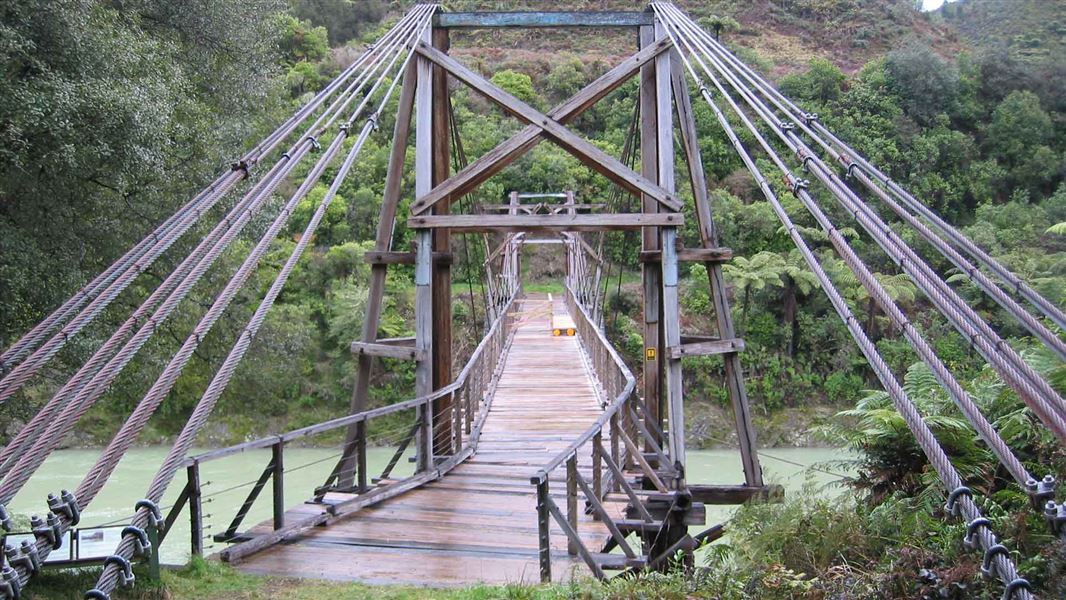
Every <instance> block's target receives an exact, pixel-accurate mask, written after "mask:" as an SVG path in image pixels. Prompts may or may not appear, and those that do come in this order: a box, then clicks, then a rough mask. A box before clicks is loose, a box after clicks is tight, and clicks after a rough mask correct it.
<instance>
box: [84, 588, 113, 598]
mask: <svg viewBox="0 0 1066 600" xmlns="http://www.w3.org/2000/svg"><path fill="white" fill-rule="evenodd" d="M85 600H111V596H108V595H107V594H105V593H104V592H103V591H101V590H98V589H96V588H93V589H91V590H89V591H87V592H85Z"/></svg>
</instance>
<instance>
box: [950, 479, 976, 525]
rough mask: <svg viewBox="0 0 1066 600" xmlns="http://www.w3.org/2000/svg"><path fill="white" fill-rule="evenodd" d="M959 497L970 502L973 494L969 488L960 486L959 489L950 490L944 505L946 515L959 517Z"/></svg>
mask: <svg viewBox="0 0 1066 600" xmlns="http://www.w3.org/2000/svg"><path fill="white" fill-rule="evenodd" d="M959 496H966V497H967V498H969V499H970V500H973V492H972V491H971V490H970V488H968V487H966V486H964V485H960V486H959V487H957V488H955V489H953V490H951V493H950V494H948V500H947V502H945V503H944V510H946V511H948V514H950V515H952V516H956V517H957V516H959V511H958V508H959V507H958V499H959Z"/></svg>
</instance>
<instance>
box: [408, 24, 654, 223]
mask: <svg viewBox="0 0 1066 600" xmlns="http://www.w3.org/2000/svg"><path fill="white" fill-rule="evenodd" d="M669 47H670V44H669V42H668V41H667V40H661V41H659V42H658V43H656V44H653V45H650V46H648V47H646V48H643V49H642V50H641V51H640V52H637V53H636V54H634V55H633V56H631V57H629V58H627V59H625V60H623V61H622V62H621V63H619V64H618V65H617V66H615V67H614V68H613V69H611V70H610V71H607V72H606V73H604V74H603V75H602V76H601V77H599V78H598V79H596V80H595V81H593V82H592V83H590V84H589V85H587V86H585V87H584V88H583V89H582V90H581V91H579V92H578V93H576V94H574V95H573V96H571V97H570V99H569V100H567V101H566V102H563V103H562V104H560V105H559V106H557V107H556V108H554V109H553V110H552V111H551V112H549V113H548V116H549V117H551V118H552V119H554V120H555V121H557V122H559V123H568V122H570V121H572V120H574V119H576V118H577V117H578V116H579V115H580V114H581V113H583V112H585V111H586V110H588V108H589V107H590V106H592V105H593V104H595V103H596V102H599V100H600V99H601V98H603V97H604V96H606V95H607V94H609V93H611V92H612V91H614V90H615V89H617V88H618V87H619V86H621V85H622V84H623V83H625V82H626V81H627V80H628V79H629V78H630V77H632V76H633V74H634V73H636V72H637V71H638V70H639V69H640V67H641V66H642V65H644V64H645V63H647V62H648V61H650V60H652V59H654V58H655V57H656V56H658V55H659V54H660V53H662V52H664V51H665V50H666V49H667V48H669ZM542 133H543V132H542V130H541V128H540V127H538V126H536V125H528V126H526V127H525V128H524V129H522V130H521V131H519V132H518V133H516V134H515V135H513V136H511V137H510V138H508V139H507V140H505V141H504V142H503V143H501V144H500V145H498V146H496V147H495V148H493V149H492V150H490V151H489V152H487V153H485V154H484V155H482V156H481V157H479V158H478V159H477V160H475V161H474V162H472V163H470V164H469V165H467V167H466V168H465V169H463V170H461V171H459V172H458V173H456V174H455V175H453V176H452V177H450V178H449V179H447V180H446V181H443V182H441V183H440V184H439V185H437V186H436V187H434V188H433V189H432V190H430V191H429V192H428V193H426V194H424V195H421V196H419V197H418V198H417V199H416V200H415V201H414V202H413V203H412V204H411V212H412V213H413V214H419V213H424V212H426V211H427V210H428V209H430V208H431V207H432V206H433V205H434V204H436V203H437V202H440V201H442V200H448V201H451V200H454V199H456V198H459V197H460V196H462V195H464V194H466V193H468V192H470V191H471V190H473V189H474V188H476V187H477V186H479V185H481V184H482V183H483V182H485V181H486V180H488V179H489V178H490V177H492V176H493V175H495V174H496V173H498V172H500V171H501V170H502V169H503V168H504V167H506V166H507V165H509V164H511V163H512V162H514V161H515V160H517V159H518V158H519V157H521V156H522V155H523V154H525V153H526V152H528V151H529V150H531V149H532V148H533V147H534V146H536V145H537V144H538V143H540V141H541V134H542Z"/></svg>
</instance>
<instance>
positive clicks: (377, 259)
mask: <svg viewBox="0 0 1066 600" xmlns="http://www.w3.org/2000/svg"><path fill="white" fill-rule="evenodd" d="M454 261H455V257H454V256H453V255H452V253H451V252H434V253H433V264H436V265H450V264H453V263H454ZM363 262H365V263H368V264H371V265H413V264H415V253H414V252H395V251H388V250H368V251H367V252H365V253H364V254H363Z"/></svg>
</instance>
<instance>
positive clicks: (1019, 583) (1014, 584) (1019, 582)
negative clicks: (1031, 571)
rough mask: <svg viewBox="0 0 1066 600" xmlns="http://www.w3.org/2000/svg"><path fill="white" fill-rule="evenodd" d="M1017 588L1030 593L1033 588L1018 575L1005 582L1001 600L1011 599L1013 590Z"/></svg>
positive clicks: (1015, 590)
mask: <svg viewBox="0 0 1066 600" xmlns="http://www.w3.org/2000/svg"><path fill="white" fill-rule="evenodd" d="M1019 590H1025V591H1027V592H1029V593H1030V594H1032V593H1033V588H1032V586H1030V585H1029V581H1028V580H1026V579H1023V578H1021V577H1018V578H1016V579H1013V580H1012V581H1011V582H1010V583H1008V584H1007V587H1006V588H1004V590H1003V597H1002V599H1001V600H1013V598H1014V592H1017V591H1019Z"/></svg>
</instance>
